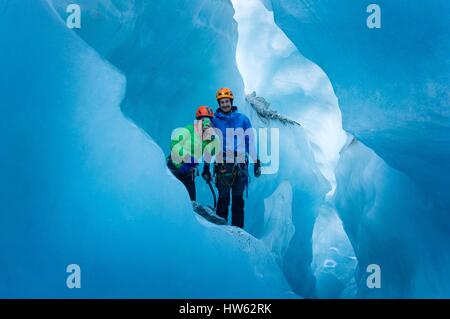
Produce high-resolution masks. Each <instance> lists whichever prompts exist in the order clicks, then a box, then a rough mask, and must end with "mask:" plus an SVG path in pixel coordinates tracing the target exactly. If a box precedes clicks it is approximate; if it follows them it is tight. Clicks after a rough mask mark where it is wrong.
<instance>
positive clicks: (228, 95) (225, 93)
mask: <svg viewBox="0 0 450 319" xmlns="http://www.w3.org/2000/svg"><path fill="white" fill-rule="evenodd" d="M220 99H232V100H233V99H234V95H233V92H231V90H230V89H229V88H220V89H218V90H217V93H216V100H217V101H219V100H220Z"/></svg>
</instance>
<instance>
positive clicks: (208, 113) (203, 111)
mask: <svg viewBox="0 0 450 319" xmlns="http://www.w3.org/2000/svg"><path fill="white" fill-rule="evenodd" d="M195 117H196V118H197V119H199V118H201V117H211V118H212V117H214V112H213V110H212V109H211V108H210V107H209V106H204V105H202V106H200V107H199V108H198V109H197V112H195Z"/></svg>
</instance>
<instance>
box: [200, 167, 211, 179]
mask: <svg viewBox="0 0 450 319" xmlns="http://www.w3.org/2000/svg"><path fill="white" fill-rule="evenodd" d="M202 177H203V179H204V180H205V182H207V183H209V182H211V180H212V176H211V172H210V171H209V165H205V166H203V173H202Z"/></svg>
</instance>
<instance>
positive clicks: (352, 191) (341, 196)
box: [335, 139, 450, 298]
mask: <svg viewBox="0 0 450 319" xmlns="http://www.w3.org/2000/svg"><path fill="white" fill-rule="evenodd" d="M336 177H337V189H336V193H335V203H336V208H337V210H338V211H339V213H340V217H341V219H342V221H343V224H344V227H345V230H346V232H347V234H348V236H349V239H350V241H351V242H352V244H353V247H354V249H355V253H356V256H357V258H358V270H357V272H356V283H357V286H358V287H359V289H358V296H359V297H378V298H380V297H382V298H385V297H388V298H430V297H433V298H435V297H438V298H448V297H449V296H450V275H449V273H448V267H449V265H450V253H449V251H448V244H449V242H450V229H449V225H448V223H447V224H445V223H442V222H441V221H442V219H444V218H445V216H442V217H443V218H442V219H436V218H432V217H431V216H430V211H432V209H433V206H430V205H431V204H430V201H429V199H428V198H427V197H426V196H425V195H424V194H423V192H422V190H421V189H420V188H419V187H417V184H416V183H415V182H414V181H413V180H412V179H411V178H410V177H408V176H406V175H405V174H404V173H402V172H399V171H397V170H395V169H393V168H392V167H390V166H389V165H387V164H386V163H385V162H384V161H383V160H382V159H381V158H380V157H378V156H377V155H376V154H375V153H374V152H373V151H372V150H370V149H369V148H367V147H366V146H364V145H363V144H361V143H360V142H358V141H357V140H356V139H349V143H348V145H347V146H346V147H345V148H344V149H343V151H342V156H341V159H340V161H339V165H338V167H337V170H336ZM370 264H377V265H379V266H380V267H381V289H368V287H367V285H366V280H367V278H368V276H369V274H370V272H367V271H366V269H367V266H368V265H370Z"/></svg>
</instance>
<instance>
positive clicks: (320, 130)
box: [232, 0, 356, 298]
mask: <svg viewBox="0 0 450 319" xmlns="http://www.w3.org/2000/svg"><path fill="white" fill-rule="evenodd" d="M232 3H233V7H234V9H235V15H234V18H235V20H236V21H237V23H238V45H237V49H236V60H237V66H238V69H239V71H240V74H241V76H242V78H243V82H244V88H245V93H246V94H250V93H252V92H256V96H261V97H263V98H264V99H266V100H268V101H269V102H270V103H271V107H272V108H273V109H276V110H277V111H278V112H279V113H281V114H282V115H284V116H286V117H288V118H290V119H293V120H294V121H296V122H298V123H300V124H301V126H302V130H301V131H302V132H301V133H300V134H302V135H305V137H306V139H307V145H308V147H309V148H310V149H311V151H312V154H313V156H314V162H315V163H314V164H313V163H311V165H314V166H315V165H317V167H318V168H319V170H320V172H321V174H322V175H323V176H324V177H325V178H326V179H327V181H328V183H329V185H330V186H331V189H330V190H329V191H328V193H327V196H326V197H324V198H323V202H322V203H321V204H320V205H319V206H318V207H317V211H314V212H312V213H313V214H314V219H315V226H314V231H313V232H312V233H311V234H312V238H311V239H310V240H311V241H312V249H313V260H312V264H311V266H312V268H313V272H314V276H315V277H316V280H317V282H316V286H317V296H318V297H335V298H337V297H339V296H340V295H341V293H342V292H343V291H344V290H346V292H345V293H346V297H351V296H354V294H355V289H356V288H355V286H354V281H352V278H353V275H354V269H355V266H356V261H355V258H354V254H353V250H352V247H351V244H350V242H349V240H348V238H347V236H346V233H345V231H344V229H343V227H342V223H341V222H340V221H339V218H338V216H337V214H336V211H335V210H334V208H333V205H332V204H331V203H330V202H329V199H331V198H332V196H333V194H334V191H335V188H336V180H335V174H334V170H335V168H336V165H337V162H338V160H339V151H340V150H341V148H342V146H343V145H344V144H345V141H346V139H347V135H346V133H345V132H344V131H343V129H342V122H341V113H340V110H339V107H338V105H337V99H336V96H335V95H334V92H333V89H332V87H331V84H330V82H329V80H328V78H327V76H326V75H325V73H324V72H323V71H322V70H321V69H320V68H319V67H318V66H317V65H315V64H313V63H311V62H310V61H308V60H307V59H305V58H304V57H303V56H302V55H301V54H300V53H299V52H298V50H297V48H296V47H295V46H294V44H293V43H292V42H291V41H290V40H289V39H288V38H287V37H286V35H285V34H284V33H283V32H282V31H281V30H280V29H279V27H278V26H277V25H276V24H275V22H274V18H273V13H272V12H270V11H269V10H267V8H265V6H264V5H263V3H262V2H261V1H260V0H248V1H239V0H232ZM281 132H282V133H281V134H280V144H286V143H290V141H286V139H289V138H293V139H296V138H298V137H297V136H296V135H294V136H289V135H287V134H283V132H284V130H282V131H281ZM282 154H283V156H284V158H282V159H280V161H281V163H282V164H281V165H283V166H287V167H292V168H293V169H296V168H295V166H296V165H295V164H296V161H297V160H298V158H299V157H302V156H304V154H305V152H302V150H301V149H298V148H296V147H291V148H290V150H289V152H288V153H282ZM299 178H302V177H301V176H300V177H299ZM258 182H259V183H260V182H261V181H258ZM289 182H290V184H292V185H295V184H296V183H298V181H296V180H295V179H290V180H289ZM289 182H287V181H280V182H277V183H280V188H282V187H283V186H282V185H284V184H285V183H288V184H289ZM282 189H284V190H285V194H284V195H285V196H284V197H281V198H280V197H278V198H279V199H278V202H279V204H277V197H276V196H277V195H276V194H277V193H279V190H277V191H276V192H274V194H273V195H271V196H270V197H268V198H267V199H266V200H270V201H271V202H272V204H271V205H270V206H266V207H265V222H266V223H268V224H270V223H271V222H272V221H271V218H278V219H280V217H281V219H283V217H284V219H286V218H288V221H285V224H288V223H289V222H291V221H292V215H296V214H297V215H299V214H300V215H301V212H298V211H292V210H293V209H294V210H296V209H298V208H296V206H294V207H293V205H292V194H291V191H290V189H286V187H283V188H282ZM274 196H275V199H273V197H274ZM286 197H287V198H288V199H289V201H288V203H284V204H282V202H281V201H285V200H286ZM274 206H275V207H277V210H275V209H274ZM270 215H272V216H270ZM291 223H292V222H291ZM297 231H301V229H300V228H298V229H297ZM283 235H284V236H283ZM264 236H269V235H267V234H264V235H263V238H264ZM270 236H272V237H281V238H284V239H285V240H287V241H289V240H290V239H291V236H290V235H286V229H283V230H282V229H278V233H275V234H274V233H273V231H272V234H271V235H270ZM308 242H310V241H308ZM284 245H285V246H289V242H287V243H284ZM286 248H287V247H285V249H286ZM298 253H299V254H301V251H298ZM277 255H278V256H279V253H278V254H277ZM344 255H345V256H344ZM341 256H344V257H341ZM278 258H280V256H279V257H278ZM292 271H296V270H295V269H293V270H292ZM297 271H298V270H297ZM287 276H288V277H289V276H290V275H289V274H287ZM336 282H337V284H336ZM333 284H334V285H333ZM336 285H337V288H336ZM349 285H352V286H351V287H350V288H349V287H347V286H349Z"/></svg>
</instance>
